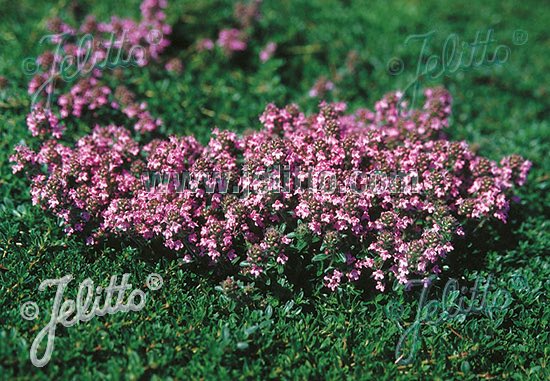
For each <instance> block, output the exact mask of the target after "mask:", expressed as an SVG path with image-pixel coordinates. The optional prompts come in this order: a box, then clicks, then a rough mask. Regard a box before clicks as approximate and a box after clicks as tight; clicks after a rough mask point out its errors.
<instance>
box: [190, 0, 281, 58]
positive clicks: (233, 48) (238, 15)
mask: <svg viewBox="0 0 550 381" xmlns="http://www.w3.org/2000/svg"><path fill="white" fill-rule="evenodd" d="M260 5H261V0H252V1H250V2H248V3H245V2H238V3H236V4H235V8H234V17H235V19H236V21H237V23H238V24H239V28H224V29H221V30H220V31H219V33H218V39H217V41H216V44H217V45H218V46H219V47H220V48H221V49H222V50H223V52H224V53H225V55H226V56H228V57H230V56H231V55H233V53H235V52H242V51H245V50H246V49H247V47H248V38H249V34H250V29H251V27H252V26H253V24H254V22H255V21H256V20H258V19H259V18H260ZM275 47H276V45H272V44H271V45H268V46H267V47H266V49H265V50H264V51H263V52H262V53H261V55H260V56H261V57H264V58H265V59H263V58H262V62H265V61H267V59H269V57H271V55H273V53H274V52H275ZM212 49H214V41H212V40H211V39H209V38H203V39H200V40H199V41H198V42H197V50H199V51H204V50H212Z"/></svg>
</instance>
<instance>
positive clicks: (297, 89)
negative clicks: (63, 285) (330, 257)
mask: <svg viewBox="0 0 550 381" xmlns="http://www.w3.org/2000/svg"><path fill="white" fill-rule="evenodd" d="M71 4H76V2H74V3H73V2H70V1H66V0H58V1H53V2H52V3H50V4H47V3H42V2H36V1H30V0H21V1H16V2H5V4H3V5H2V18H1V19H0V25H1V28H0V46H1V47H2V54H1V56H0V75H2V76H5V77H6V78H7V79H8V85H7V87H6V88H4V89H0V163H1V165H0V185H1V187H0V265H1V266H0V306H1V307H2V308H1V309H0V322H1V326H0V378H2V379H29V378H32V379H58V378H59V379H61V378H66V379H104V378H105V379H121V378H124V379H140V378H142V379H149V378H153V379H165V378H169V377H171V378H173V379H201V378H202V379H207V380H210V379H342V378H345V379H388V380H394V379H398V380H401V379H403V380H409V379H411V380H413V379H440V380H449V379H466V380H475V379H513V380H524V379H525V380H538V379H540V380H543V379H548V377H549V375H550V374H549V373H550V372H549V371H548V361H549V355H550V345H549V343H550V338H549V335H548V332H549V331H550V330H549V328H548V320H549V317H550V316H549V315H550V308H548V305H549V304H548V292H549V291H550V283H549V282H548V279H549V276H550V267H549V263H548V259H547V258H548V257H547V253H548V252H550V226H549V221H548V218H547V216H548V215H549V214H550V210H549V208H550V192H548V190H549V188H550V182H549V180H550V161H549V160H548V159H547V154H548V147H549V143H550V142H549V138H550V125H549V122H548V110H549V109H550V107H549V104H548V87H547V86H548V83H550V80H549V77H548V76H549V73H550V67H549V62H550V61H549V58H550V55H549V52H548V47H549V44H550V41H549V39H548V33H547V27H546V23H545V21H544V20H548V19H549V18H550V14H549V13H548V10H547V8H546V9H545V8H544V7H541V4H540V3H539V2H536V1H521V2H518V1H512V0H510V1H496V0H488V1H485V2H483V3H479V4H477V3H476V4H474V3H471V2H468V1H458V2H455V1H453V2H450V1H442V2H440V1H427V2H411V1H389V2H387V1H377V2H374V3H367V2H366V1H336V0H327V1H306V0H283V1H280V0H266V1H264V4H263V6H262V11H263V18H262V19H261V20H260V21H259V23H258V25H257V26H256V27H255V29H254V32H253V38H252V40H251V43H250V48H249V50H248V51H247V52H245V53H243V54H242V55H241V56H237V57H233V58H231V59H228V58H226V57H224V56H222V55H221V54H218V53H216V52H203V53H200V54H196V53H192V51H191V49H190V48H189V47H190V45H191V44H192V43H193V42H194V41H195V40H196V39H197V38H199V37H210V38H214V37H215V36H216V33H217V31H218V30H219V29H220V28H221V27H225V26H231V25H232V24H233V23H234V20H233V18H232V2H231V1H210V0H209V1H205V0H200V1H173V2H172V3H171V5H170V10H169V12H168V14H169V19H170V21H171V23H172V24H174V25H175V27H174V36H175V37H174V38H175V39H176V41H175V42H174V44H173V46H172V47H171V48H170V51H169V53H168V55H171V56H178V57H180V58H182V59H183V61H184V65H185V67H184V71H183V72H182V74H179V75H176V74H167V73H165V72H164V70H161V69H160V68H154V67H152V68H150V69H146V70H138V69H131V70H126V71H124V73H123V75H124V76H125V77H124V78H125V81H127V84H128V86H129V87H131V88H133V89H134V90H135V91H136V93H138V94H141V95H142V96H144V97H145V99H147V101H148V102H149V105H150V109H151V112H152V114H153V115H155V116H161V117H162V118H163V119H164V121H165V125H166V126H167V127H166V129H167V131H163V132H170V133H175V134H195V135H197V136H198V137H199V139H201V140H202V141H205V140H206V139H207V137H208V136H209V134H210V131H211V130H212V128H214V127H216V126H218V127H220V128H222V129H224V128H228V129H233V130H237V131H240V132H243V131H245V130H246V129H249V128H252V129H254V128H257V127H258V126H259V123H258V122H257V117H258V115H259V113H260V112H261V111H262V110H263V108H264V107H265V104H266V103H267V102H275V103H277V104H279V105H282V104H286V103H289V102H296V103H298V104H299V105H300V106H302V107H303V108H304V109H305V110H312V109H314V108H315V107H316V105H317V103H318V101H319V100H318V99H312V98H309V97H308V96H307V93H308V90H309V89H310V88H311V87H312V86H313V84H314V83H315V81H316V80H317V79H318V78H319V77H321V76H325V77H327V78H332V79H335V78H336V79H337V80H335V84H336V90H335V91H334V92H333V93H332V94H330V95H329V97H330V99H335V100H344V101H346V102H349V103H350V104H351V106H352V107H353V108H357V107H363V106H372V102H373V101H374V100H375V99H378V98H379V97H380V96H381V95H382V94H383V93H386V92H388V91H391V90H395V89H398V88H403V87H405V86H406V85H407V84H408V83H410V81H411V80H412V79H413V78H414V74H415V72H416V65H417V60H418V55H419V52H420V46H419V45H418V44H416V45H415V44H409V45H405V43H404V41H405V39H406V37H407V36H408V35H411V34H421V33H426V32H429V31H431V30H435V31H436V34H435V36H434V40H433V42H432V43H431V44H430V51H429V52H430V54H441V47H442V45H443V43H444V41H445V38H446V37H447V36H448V35H449V34H450V33H458V35H459V37H460V39H461V40H464V41H469V42H470V41H473V40H474V38H475V34H476V32H477V31H481V32H482V33H484V32H485V31H487V30H488V29H494V38H495V39H496V40H497V41H498V43H500V44H506V45H508V46H510V49H511V55H510V58H509V60H508V61H507V62H506V63H504V64H502V65H499V66H495V67H486V68H479V69H472V70H468V71H461V72H457V73H451V74H448V75H445V76H441V77H439V78H436V79H435V80H433V81H423V83H422V84H423V85H427V84H429V85H433V84H442V85H444V86H445V87H447V88H448V89H449V90H450V91H451V93H452V95H453V97H454V99H455V108H454V121H453V123H452V124H451V131H450V133H451V136H452V138H453V139H464V140H467V141H468V142H470V143H474V144H476V145H478V146H479V147H480V148H479V149H480V150H481V151H482V152H483V154H484V155H487V156H489V157H491V158H493V159H496V158H499V157H501V156H504V155H506V154H511V153H518V154H520V155H522V156H524V157H525V158H527V159H529V160H531V161H532V162H533V163H534V168H533V170H532V173H531V174H530V177H529V181H528V184H527V186H526V187H525V188H522V190H521V194H520V195H521V203H520V204H519V205H516V206H515V207H514V208H513V209H512V211H511V215H510V221H509V222H508V224H507V225H506V226H502V227H499V228H494V227H490V226H489V227H482V228H480V229H479V231H478V236H477V237H473V238H469V239H468V240H467V242H463V243H461V244H460V245H459V246H458V248H457V251H456V254H455V255H453V256H452V257H450V258H448V260H447V264H448V267H446V268H445V271H444V272H443V275H442V279H440V280H438V281H437V282H436V284H435V286H434V290H433V293H434V298H435V295H439V296H440V295H441V289H442V288H443V286H444V284H445V280H446V279H447V278H448V277H455V278H458V279H459V281H460V282H461V284H462V283H464V284H466V283H467V282H468V281H469V282H472V281H473V280H474V279H475V278H476V277H477V276H484V277H486V276H487V275H488V274H494V275H495V280H496V285H495V287H498V288H503V289H506V290H508V291H509V292H510V293H511V296H512V298H513V300H512V303H511V305H510V306H509V308H508V309H507V310H506V311H505V312H504V313H499V314H496V315H494V316H487V315H470V316H468V317H466V318H464V317H460V316H459V317H457V318H454V319H450V320H449V321H446V322H445V323H443V324H440V325H426V326H423V327H422V336H421V345H420V350H419V353H418V354H417V356H416V359H415V361H414V362H413V363H412V364H410V365H397V364H395V355H394V353H395V347H396V344H397V342H398V340H399V337H400V336H401V335H402V333H403V331H404V329H406V328H407V327H408V326H409V325H410V324H411V323H412V322H413V321H414V316H415V314H416V310H417V302H418V296H419V290H413V291H412V292H404V291H402V290H399V289H397V290H394V291H391V290H389V291H387V292H386V294H384V295H370V294H366V293H364V292H361V291H358V290H353V289H347V290H345V292H337V293H330V294H326V290H322V289H312V288H311V285H307V284H301V283H300V282H295V284H294V286H293V287H294V289H293V292H292V293H289V292H288V291H285V290H288V287H290V285H287V284H285V285H277V284H271V285H269V286H265V287H264V286H262V288H261V289H260V288H257V287H256V286H254V285H244V284H241V283H240V281H239V280H238V279H235V280H232V281H231V280H226V279H223V277H220V275H219V274H215V273H212V274H197V273H196V272H193V271H192V269H190V268H189V266H186V265H184V264H183V263H181V262H180V261H179V260H178V259H177V258H171V257H164V256H162V255H161V254H160V253H157V252H154V251H153V250H152V249H149V248H139V249H137V248H134V247H126V246H121V247H114V246H105V247H102V248H100V249H93V248H89V247H86V246H85V245H84V244H83V243H82V241H81V239H79V238H78V237H66V236H65V235H64V234H63V231H62V228H61V227H60V226H59V225H58V224H57V221H55V220H54V219H52V218H50V217H48V216H47V215H45V214H44V213H43V212H42V211H41V210H40V209H39V208H38V207H36V206H32V204H31V202H30V195H29V193H28V191H27V189H28V185H27V184H26V183H25V181H24V180H22V179H20V178H18V177H15V176H13V175H12V174H11V169H10V166H9V164H8V156H9V155H10V153H11V150H12V148H13V146H14V145H15V144H17V143H18V142H20V141H21V140H25V139H28V133H27V131H26V127H25V114H26V112H27V110H28V107H29V104H30V100H29V96H28V94H27V92H26V83H27V81H28V79H29V78H28V77H26V76H25V75H24V74H23V72H22V70H21V63H22V62H23V60H24V59H25V58H26V57H28V56H36V55H37V54H38V53H39V52H40V51H41V50H42V47H40V46H39V44H38V41H39V40H40V38H41V37H42V36H43V35H44V34H45V33H46V31H45V23H46V20H47V19H48V18H49V17H52V16H56V15H59V16H61V17H63V18H65V19H72V20H73V21H74V22H77V21H79V20H81V19H82V16H83V15H85V14H87V13H94V14H96V15H98V17H99V18H103V19H105V18H107V17H109V16H110V15H111V14H117V15H120V16H136V15H137V13H138V12H139V10H138V8H139V2H138V1H135V0H132V1H128V2H124V4H122V2H118V3H117V2H109V1H100V2H92V1H84V2H82V3H81V4H79V6H78V7H74V6H73V5H71ZM518 29H521V30H525V31H527V32H528V35H529V39H528V41H527V43H526V44H524V45H521V46H516V45H514V44H513V43H512V36H513V33H514V31H515V30H518ZM268 41H275V42H277V43H278V44H279V48H278V50H277V52H276V54H275V57H274V58H273V59H272V60H271V61H268V62H267V63H266V64H264V65H261V64H260V62H259V59H258V53H259V51H260V50H261V48H262V47H263V46H265V44H266V43H267V42H268ZM350 51H355V52H356V53H357V64H356V66H355V69H354V70H353V71H350V70H348V69H347V68H346V57H347V56H348V53H349V52H350ZM393 57H398V58H399V59H401V60H403V62H404V70H403V73H401V74H399V75H393V76H392V75H390V74H389V73H388V67H387V65H388V62H389V61H390V60H391V59H392V58H393ZM424 58H426V57H424ZM90 122H92V121H90ZM69 128H70V129H71V131H74V133H75V134H81V133H83V132H85V131H87V130H88V129H89V128H90V126H87V125H83V124H81V125H70V126H69ZM317 259H318V260H321V261H322V259H323V258H313V260H314V261H316V260H317ZM313 267H315V266H313ZM312 271H313V270H312ZM125 272H128V273H130V274H131V278H130V281H131V283H132V284H134V285H135V286H136V287H141V288H142V289H143V287H144V282H145V279H146V277H147V275H148V274H149V273H151V272H156V273H159V274H161V275H162V277H163V279H164V286H163V288H162V289H161V290H158V291H155V292H150V297H149V299H148V301H147V305H146V307H145V309H144V310H143V311H140V312H135V313H127V314H116V315H112V316H105V317H99V318H95V319H93V320H92V321H90V322H88V323H81V324H78V325H77V326H75V327H72V328H64V327H59V328H58V331H57V338H56V343H55V344H56V347H55V350H54V352H53V356H52V360H51V362H50V363H49V364H48V365H47V366H46V367H45V368H43V369H37V368H35V367H33V366H32V364H31V362H30V360H29V349H30V345H31V342H32V340H33V339H34V337H35V336H36V334H37V333H38V331H39V330H40V329H41V328H42V327H43V326H44V325H45V324H46V322H47V321H48V318H49V312H50V310H51V306H52V297H53V293H52V291H51V290H50V291H45V292H39V291H38V286H39V284H40V282H41V281H42V280H44V279H48V278H57V277H62V276H64V275H67V274H73V275H74V276H75V280H74V281H73V283H71V284H70V286H69V290H68V296H70V297H71V298H74V297H75V295H76V290H77V284H78V283H80V282H81V281H83V280H84V279H85V278H87V277H90V278H92V279H93V280H94V282H95V283H96V284H100V285H102V286H106V285H107V283H108V278H109V277H110V276H111V275H115V274H119V275H121V274H123V273H125ZM517 279H521V282H520V283H518V282H517V281H516V280H517ZM525 285H527V287H524V286H525ZM29 300H32V301H35V302H36V303H37V304H38V306H39V308H40V315H39V317H38V319H37V320H35V321H26V320H23V319H22V318H21V316H20V311H19V308H20V305H21V304H22V303H24V302H26V301H29ZM395 306H398V307H399V308H394V307H395Z"/></svg>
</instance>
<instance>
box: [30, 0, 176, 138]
mask: <svg viewBox="0 0 550 381" xmlns="http://www.w3.org/2000/svg"><path fill="white" fill-rule="evenodd" d="M166 7H167V2H166V0H144V1H143V3H142V4H141V7H140V8H141V13H142V19H141V21H140V22H135V21H133V20H130V19H120V18H118V17H112V18H111V21H110V22H108V23H100V22H97V21H96V19H95V18H94V17H93V16H88V17H87V18H86V20H85V22H84V23H83V24H82V25H81V26H80V28H78V29H75V28H72V27H71V26H69V25H67V24H65V23H63V22H62V21H61V20H59V19H54V20H52V21H51V22H50V23H49V28H50V30H51V31H52V32H54V33H56V35H55V36H54V37H53V38H52V41H51V42H53V43H55V44H57V46H56V47H55V48H54V49H53V50H51V51H46V52H45V53H43V54H42V55H41V56H40V57H38V59H37V63H38V64H39V65H40V69H41V70H40V71H39V72H38V74H36V75H35V76H34V77H33V78H32V79H31V81H30V83H29V89H28V91H29V94H31V95H33V98H34V99H33V101H36V102H35V108H36V114H37V115H40V114H43V113H47V111H46V110H45V109H48V108H50V107H51V105H50V104H49V101H50V99H51V96H52V95H54V94H56V95H57V97H56V98H57V105H58V106H59V107H60V113H59V114H60V117H61V118H62V119H65V118H67V117H69V116H73V117H76V118H80V117H81V116H82V115H83V114H84V113H85V112H86V111H90V112H93V111H94V110H98V109H100V108H103V107H109V108H112V109H117V110H118V109H120V110H121V111H122V112H123V113H124V114H125V115H126V116H128V117H129V118H131V119H136V123H135V125H134V128H135V130H136V131H138V132H146V131H153V130H154V129H156V127H157V126H159V125H160V124H161V121H160V119H155V118H153V116H152V115H151V114H150V112H149V111H147V104H146V103H145V102H141V103H136V102H126V103H124V102H120V101H119V100H118V99H114V97H113V96H114V94H113V93H114V92H113V90H112V89H111V88H110V87H109V86H108V84H107V83H106V82H104V81H102V75H103V73H104V72H105V70H106V69H109V68H110V69H113V68H114V67H117V66H128V65H130V64H137V65H139V66H144V65H147V64H148V63H149V62H150V61H151V59H153V60H156V59H158V58H159V54H160V53H161V52H162V51H163V50H164V49H165V48H166V47H167V46H168V45H169V41H168V40H167V39H166V38H165V37H164V36H165V35H168V34H169V33H170V32H171V27H170V25H168V24H166V22H165V19H166V15H165V13H164V11H163V9H165V8H166ZM121 53H124V54H126V57H125V56H124V54H121ZM69 69H70V70H69ZM67 77H69V78H67ZM76 77H79V79H78V80H77V81H76V82H75V83H74V84H72V85H71V86H70V89H69V90H68V91H66V92H63V88H64V86H63V81H62V80H63V79H66V80H72V79H74V78H76ZM46 95H47V96H48V102H47V103H46V104H44V103H45V102H44V101H43V98H44V97H45V96H46ZM30 126H31V125H30V124H29V127H30ZM31 130H32V128H31ZM43 132H44V131H42V130H41V132H40V133H41V134H42V133H43ZM37 133H38V132H37V131H33V134H34V135H36V134H37ZM52 133H53V134H54V137H56V138H59V135H60V130H59V129H53V126H52Z"/></svg>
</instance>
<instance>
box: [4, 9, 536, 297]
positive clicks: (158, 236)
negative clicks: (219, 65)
mask: <svg viewBox="0 0 550 381" xmlns="http://www.w3.org/2000/svg"><path fill="white" fill-rule="evenodd" d="M165 7H166V3H165V2H162V1H159V2H157V1H144V3H143V4H142V6H141V10H142V20H141V21H140V22H138V23H136V22H134V21H131V20H121V19H118V18H113V19H112V20H111V22H110V23H98V22H96V21H95V19H93V18H87V20H86V22H85V23H84V24H83V25H82V26H81V27H80V28H79V31H78V32H77V31H76V30H75V29H74V28H71V27H70V26H68V25H66V24H64V23H63V22H61V21H59V20H56V21H54V22H52V23H51V25H50V27H51V28H52V30H53V31H55V32H59V33H63V36H62V37H55V38H56V39H58V43H59V44H60V46H62V48H63V49H61V50H57V51H55V52H46V53H44V54H43V55H42V56H41V57H40V59H39V60H38V62H39V63H40V64H41V65H42V69H44V72H41V73H40V74H38V75H36V76H35V77H34V78H33V79H32V81H31V83H30V85H29V92H31V93H34V94H38V95H40V93H43V94H42V95H47V99H46V101H44V100H42V101H39V102H37V104H36V105H35V106H34V108H33V110H32V112H31V113H30V114H29V115H28V117H27V124H28V127H29V130H30V132H31V134H32V135H33V136H34V137H37V138H38V140H39V142H37V144H38V145H37V148H36V150H32V149H31V148H29V147H27V146H18V147H17V148H16V153H15V154H14V155H13V156H12V161H14V162H15V164H14V167H13V169H14V172H19V171H23V172H25V173H26V174H27V175H28V176H29V178H30V180H31V182H32V190H31V193H32V196H33V202H34V203H39V204H41V205H42V206H43V207H44V208H46V209H49V210H50V211H51V212H53V213H54V214H55V215H56V216H58V217H60V218H61V219H62V220H63V221H64V223H65V225H66V232H67V233H70V234H72V233H75V232H78V233H82V234H83V235H85V236H86V239H87V242H88V243H89V244H94V243H97V242H100V241H101V240H102V239H104V238H106V237H121V238H133V239H136V238H137V239H139V240H142V241H149V240H157V241H162V242H163V243H164V245H165V246H166V247H167V248H168V249H170V250H173V251H176V252H178V253H181V254H182V255H183V257H184V259H185V261H187V262H191V261H200V262H205V263H206V264H209V265H214V264H215V265H217V266H218V267H219V268H220V269H224V271H230V272H237V271H240V272H242V273H243V274H245V275H251V276H252V277H254V278H257V277H260V276H266V275H267V276H268V277H270V276H271V274H272V273H273V274H282V273H284V272H285V269H287V268H292V271H293V272H295V273H296V272H298V273H300V272H304V273H305V272H308V273H314V274H316V276H317V277H323V279H324V282H325V285H326V286H327V287H329V288H330V289H332V290H334V289H335V288H336V287H338V285H339V284H340V283H341V282H342V281H345V280H347V281H358V280H359V279H360V278H361V277H370V278H373V279H374V280H375V284H376V288H377V289H378V290H380V291H384V289H385V287H386V283H387V281H388V280H390V279H391V278H392V277H395V278H396V279H397V280H398V281H399V282H400V283H406V281H407V279H409V278H410V277H411V276H418V275H420V276H425V275H427V274H428V273H429V272H439V267H438V266H437V263H438V260H439V259H440V258H441V257H445V256H446V254H447V253H449V252H450V251H452V250H453V244H452V242H453V239H454V237H455V236H456V235H464V233H465V232H464V229H463V226H464V225H465V224H466V222H467V221H468V220H472V219H489V218H497V219H500V220H502V221H506V216H507V212H508V209H509V203H510V197H511V195H512V194H511V191H512V188H513V186H514V185H522V184H523V183H524V181H525V178H526V176H527V172H528V170H529V167H530V165H531V164H530V162H528V161H524V160H522V159H521V158H520V157H518V156H511V157H506V158H504V159H502V160H501V162H500V163H499V164H497V163H495V162H492V161H490V160H488V159H485V158H483V157H480V156H477V155H476V154H474V153H473V152H472V151H471V150H470V149H469V147H468V145H467V144H466V143H464V142H452V141H449V140H447V138H446V136H445V134H444V132H443V129H444V128H445V127H448V124H449V122H448V118H449V115H450V113H451V97H450V95H449V94H448V93H447V92H446V91H444V90H442V89H434V90H432V89H430V90H427V91H426V94H425V95H426V102H425V104H424V106H423V107H422V108H421V109H419V110H415V109H409V108H407V102H406V101H404V99H403V95H402V94H401V93H396V94H390V95H388V96H386V97H384V98H383V99H382V100H380V101H379V102H377V103H376V105H375V111H369V110H367V109H360V110H358V111H356V112H354V113H351V114H346V113H345V110H346V105H345V104H344V103H335V104H327V103H324V102H322V103H321V105H320V111H319V113H317V114H313V115H309V116H306V115H304V114H303V113H301V112H300V111H299V109H298V107H297V106H294V105H289V106H287V107H285V108H282V109H279V108H277V107H276V106H274V105H268V106H267V108H266V110H265V112H264V113H263V115H262V116H261V117H260V120H261V122H262V125H263V126H262V129H261V130H260V131H258V132H254V133H250V134H248V135H245V136H238V135H237V134H236V133H234V132H228V131H222V132H220V131H218V130H215V131H214V133H213V135H212V137H211V139H210V141H209V143H208V144H207V145H205V146H203V145H201V144H200V143H199V142H198V141H197V140H195V139H194V138H193V137H176V136H171V137H163V136H162V134H159V133H157V135H156V137H155V138H154V137H153V135H151V134H150V132H151V131H154V130H156V128H157V127H158V126H159V125H161V124H162V121H161V119H158V118H154V117H153V116H152V115H151V114H150V112H149V111H147V104H146V103H145V102H138V101H136V100H135V98H136V95H135V94H134V93H132V92H130V91H129V90H128V89H127V88H125V87H124V86H119V87H117V88H116V89H115V91H113V90H112V89H111V88H110V87H109V86H108V84H106V82H105V81H103V80H102V77H103V75H104V73H105V69H106V68H108V65H102V64H101V63H100V62H99V60H102V59H103V60H105V59H108V58H109V55H110V49H111V48H113V47H116V48H118V49H120V50H121V51H125V52H127V53H128V54H129V55H130V58H133V59H134V60H135V62H134V63H135V64H137V65H139V66H144V65H147V64H154V62H155V60H156V59H158V57H159V54H160V53H162V51H163V49H164V48H165V47H166V46H168V44H169V42H168V41H167V40H166V38H165V37H164V35H165V34H167V33H170V31H171V28H170V27H169V26H168V25H166V24H165V23H164V20H165V15H164V12H163V11H162V9H163V8H165ZM257 10H258V9H257V3H252V4H251V5H249V6H247V7H245V8H243V9H241V10H240V11H239V12H238V14H240V15H241V17H240V18H241V20H240V22H241V25H242V27H243V30H242V31H239V30H237V29H226V30H222V31H221V32H220V37H219V39H218V42H217V43H218V45H219V48H220V49H221V50H222V51H223V52H225V54H227V55H231V54H233V52H238V51H242V50H244V49H246V46H247V45H246V38H245V34H244V33H245V32H244V31H245V30H246V27H247V26H249V25H250V23H252V20H253V19H254V18H255V17H256V14H257ZM78 33H88V34H90V33H92V34H93V35H94V36H96V37H95V38H96V39H95V40H94V38H90V39H84V40H82V39H81V40H80V41H79V43H78V44H77V43H76V42H75V39H76V40H77V35H78ZM109 36H110V38H108V37H109ZM114 37H116V38H114ZM127 37H128V40H126V38H127ZM83 41H84V42H85V43H84V44H83V43H82V42H83ZM113 41H116V42H114V43H113ZM86 43H87V44H88V46H87V48H88V50H87V49H85V47H84V46H83V45H85V44H86ZM139 44H143V45H139ZM136 46H139V47H140V49H136ZM198 46H199V48H200V49H213V48H214V43H213V42H212V41H207V40H201V41H200V42H199V43H198ZM92 47H93V49H92V50H91V51H93V54H92V60H91V61H87V60H86V58H89V57H90V55H89V54H88V55H87V52H88V53H89V51H90V49H91V48H92ZM275 49H276V46H275V45H274V44H269V45H268V46H267V47H266V49H265V50H264V51H262V52H261V53H260V58H261V60H262V61H266V60H267V59H269V56H270V55H271V54H273V53H274V51H275ZM136 52H137V53H136ZM71 59H72V60H71ZM80 60H83V62H84V63H83V64H79V66H78V67H77V68H76V70H77V72H78V74H80V75H82V74H83V73H84V72H85V73H87V74H88V75H87V76H85V77H84V78H82V79H79V80H78V81H75V82H74V83H72V84H71V87H70V90H69V91H68V92H65V93H63V91H62V89H59V88H56V82H55V81H53V80H52V72H55V70H57V68H59V74H61V75H62V76H63V75H65V74H66V70H64V65H66V64H67V63H71V62H72V63H73V65H74V61H77V62H79V63H81V61H80ZM182 65H183V63H182V62H181V61H174V60H169V61H168V63H167V64H166V68H167V69H168V70H175V71H178V70H181V67H182ZM325 87H326V86H325ZM323 88H324V87H323ZM317 90H319V89H317ZM319 91H320V90H319ZM319 91H317V93H316V94H318V93H319ZM54 95H57V102H56V104H55V105H52V104H51V98H52V96H54ZM37 99H39V98H37ZM101 108H110V109H113V110H120V111H122V113H121V115H118V118H128V119H129V120H136V121H135V123H134V130H135V135H133V133H132V131H131V130H129V129H127V128H125V127H120V126H115V125H108V126H101V125H100V124H101V121H100V122H99V123H98V125H97V126H96V127H95V128H94V129H93V132H92V133H91V134H89V135H86V136H84V137H82V138H80V139H79V140H78V141H76V142H74V143H71V142H69V144H67V142H66V141H63V132H64V129H65V128H64V127H63V126H62V122H61V121H60V118H61V119H64V118H67V117H69V116H71V117H74V118H80V117H81V116H82V115H83V113H84V112H85V110H89V111H94V110H97V109H101ZM121 124H122V125H128V124H131V123H121ZM148 172H153V175H152V179H153V180H154V181H155V180H157V179H158V177H161V178H165V179H168V180H167V181H165V183H166V184H162V185H161V186H158V184H154V185H155V186H154V187H153V188H152V189H151V186H150V185H151V184H149V182H148V181H147V179H145V180H146V181H143V180H144V177H146V176H144V174H145V175H146V173H148ZM272 269H275V270H276V271H274V272H272V271H270V270H272ZM262 274H263V275H262Z"/></svg>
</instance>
